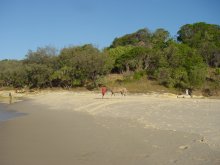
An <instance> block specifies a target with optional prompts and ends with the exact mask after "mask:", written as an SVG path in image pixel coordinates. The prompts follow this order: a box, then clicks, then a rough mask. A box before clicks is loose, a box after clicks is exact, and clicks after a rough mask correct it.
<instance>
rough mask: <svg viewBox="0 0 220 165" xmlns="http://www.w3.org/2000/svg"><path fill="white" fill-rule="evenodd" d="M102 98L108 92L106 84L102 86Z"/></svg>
mask: <svg viewBox="0 0 220 165" xmlns="http://www.w3.org/2000/svg"><path fill="white" fill-rule="evenodd" d="M101 90H102V98H103V97H104V96H105V93H106V92H107V88H106V87H105V86H102V88H101Z"/></svg>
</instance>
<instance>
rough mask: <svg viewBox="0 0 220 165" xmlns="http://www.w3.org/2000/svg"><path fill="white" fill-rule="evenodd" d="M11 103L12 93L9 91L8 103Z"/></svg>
mask: <svg viewBox="0 0 220 165" xmlns="http://www.w3.org/2000/svg"><path fill="white" fill-rule="evenodd" d="M11 103H12V94H11V92H9V104H11Z"/></svg>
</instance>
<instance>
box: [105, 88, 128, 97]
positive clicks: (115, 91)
mask: <svg viewBox="0 0 220 165" xmlns="http://www.w3.org/2000/svg"><path fill="white" fill-rule="evenodd" d="M108 90H109V91H110V92H111V93H112V94H111V95H115V93H121V95H122V96H126V94H127V89H126V88H124V87H113V88H108Z"/></svg>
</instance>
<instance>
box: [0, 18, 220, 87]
mask: <svg viewBox="0 0 220 165" xmlns="http://www.w3.org/2000/svg"><path fill="white" fill-rule="evenodd" d="M210 70H211V71H212V72H211V74H210ZM110 73H118V74H123V73H134V74H133V75H134V76H135V77H136V78H140V77H144V78H147V79H153V80H155V81H158V83H159V84H161V85H164V86H166V87H172V88H180V89H184V88H190V89H194V88H201V87H202V86H204V84H207V81H210V82H211V83H212V84H215V87H216V88H219V86H220V84H219V80H220V79H219V76H220V26H219V25H214V24H207V23H204V22H199V23H194V24H186V25H183V26H182V27H180V30H179V31H178V32H177V37H176V38H172V37H170V34H169V32H168V31H166V30H165V29H162V28H159V29H157V30H155V31H154V32H151V31H150V30H148V29H147V28H144V29H139V30H138V31H136V32H134V33H131V34H126V35H124V36H121V37H118V38H115V39H114V40H113V42H112V44H111V45H110V46H109V47H106V48H104V49H103V50H99V49H98V48H96V47H94V46H93V45H91V44H86V45H82V46H70V47H65V48H63V49H62V50H61V51H60V52H58V51H57V50H56V48H53V47H50V46H46V47H41V48H37V50H36V51H32V50H29V51H28V52H27V55H26V56H25V58H24V59H23V60H2V61H0V86H1V87H4V86H11V87H15V88H18V87H25V86H27V87H30V88H46V87H67V88H71V87H75V86H92V87H96V86H98V85H99V81H98V80H99V79H100V78H101V77H103V76H105V75H108V74H110ZM210 75H211V76H210Z"/></svg>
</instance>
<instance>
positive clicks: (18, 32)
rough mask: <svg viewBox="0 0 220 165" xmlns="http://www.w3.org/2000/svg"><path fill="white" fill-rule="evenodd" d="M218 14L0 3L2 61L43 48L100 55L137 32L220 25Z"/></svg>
mask: <svg viewBox="0 0 220 165" xmlns="http://www.w3.org/2000/svg"><path fill="white" fill-rule="evenodd" d="M219 8H220V1H219V0H0V60H1V59H19V60H20V59H23V58H25V55H26V54H27V52H28V50H33V51H35V50H36V48H37V47H45V46H47V45H49V46H54V47H56V48H58V49H61V48H63V47H68V46H73V45H83V44H87V43H91V44H93V45H95V46H96V47H98V48H100V49H101V48H104V47H107V46H109V45H110V44H111V42H112V41H113V40H114V38H115V37H119V36H122V35H124V34H127V33H132V32H135V31H137V30H138V29H140V28H148V29H150V30H151V31H154V30H156V29H157V28H164V29H166V30H168V31H169V32H170V34H171V36H175V35H176V33H177V31H178V30H179V28H180V27H181V26H182V25H184V24H187V23H195V22H207V23H210V24H218V25H220V9H219Z"/></svg>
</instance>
